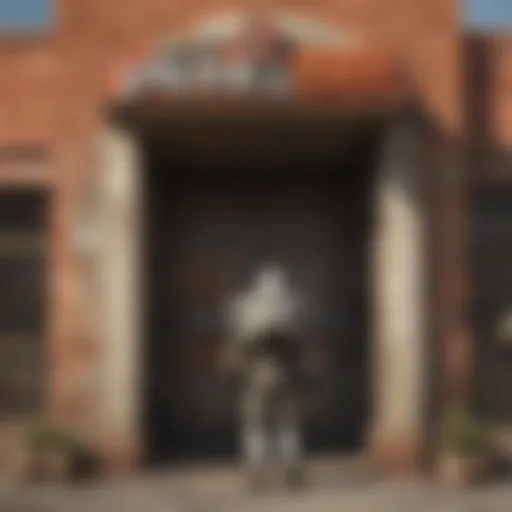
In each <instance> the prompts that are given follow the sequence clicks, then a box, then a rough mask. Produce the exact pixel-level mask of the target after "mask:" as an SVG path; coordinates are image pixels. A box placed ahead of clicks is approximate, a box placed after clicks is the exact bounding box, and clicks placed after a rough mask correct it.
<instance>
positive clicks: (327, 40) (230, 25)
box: [164, 11, 356, 48]
mask: <svg viewBox="0 0 512 512" xmlns="http://www.w3.org/2000/svg"><path fill="white" fill-rule="evenodd" d="M247 21H248V19H247V15H246V14H245V13H243V12H238V11H229V12H226V13H224V14H220V15H219V14H216V15H213V16H209V17H207V18H204V19H202V20H200V21H199V22H196V23H193V24H192V25H190V26H189V27H188V28H187V29H185V30H184V31H183V32H182V33H180V34H178V35H177V36H175V37H172V38H169V39H167V40H166V41H164V45H165V46H166V47H171V48H172V47H173V46H175V45H176V46H178V45H181V44H186V43H197V44H201V43H215V42H222V41H229V40H231V39H234V38H236V37H237V36H238V35H240V34H241V33H242V32H243V30H244V27H245V26H246V24H247ZM274 23H275V25H276V27H277V29H278V30H279V31H281V32H282V33H283V35H285V36H289V37H290V38H291V39H293V40H296V41H299V42H301V41H302V42H307V43H308V44H313V45H314V44H327V45H336V46H339V45H341V46H353V45H355V44H356V40H355V38H353V37H352V36H351V35H350V34H348V33H347V32H346V31H344V30H342V29H340V28H339V27H337V26H335V25H333V24H332V23H328V22H325V21H319V20H313V19H311V18H309V17H306V16H299V15H296V14H289V13H286V12H281V13H278V14H276V15H275V18H274Z"/></svg>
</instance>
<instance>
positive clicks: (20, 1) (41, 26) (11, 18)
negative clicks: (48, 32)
mask: <svg viewBox="0 0 512 512" xmlns="http://www.w3.org/2000/svg"><path fill="white" fill-rule="evenodd" d="M51 3H52V0H0V34H2V33H3V34H10V33H19V32H40V31H41V30H45V29H46V28H47V27H48V26H49V25H50V23H51V19H52V12H51Z"/></svg>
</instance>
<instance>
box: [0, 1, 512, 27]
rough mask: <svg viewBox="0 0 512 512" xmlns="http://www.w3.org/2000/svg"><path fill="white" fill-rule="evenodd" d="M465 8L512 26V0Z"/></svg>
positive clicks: (489, 22) (478, 18) (481, 20)
mask: <svg viewBox="0 0 512 512" xmlns="http://www.w3.org/2000/svg"><path fill="white" fill-rule="evenodd" d="M0 1H1V0H0ZM420 1H428V0H420ZM465 10H466V12H465V14H466V22H467V24H468V25H470V26H475V25H476V26H498V27H503V26H508V27H512V0H466V9H465Z"/></svg>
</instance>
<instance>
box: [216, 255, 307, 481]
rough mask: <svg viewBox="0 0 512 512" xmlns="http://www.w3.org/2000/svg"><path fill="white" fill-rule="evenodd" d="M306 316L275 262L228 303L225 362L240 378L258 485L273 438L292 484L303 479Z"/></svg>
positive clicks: (246, 438) (248, 455)
mask: <svg viewBox="0 0 512 512" xmlns="http://www.w3.org/2000/svg"><path fill="white" fill-rule="evenodd" d="M303 318H304V315H303V302H302V300H301V297H300V295H299V294H298V292H297V291H296V290H293V289H292V288H291V287H290V285H289V283H288V281H287V278H286V275H285V273H284V271H283V269H281V268H280V267H277V266H274V265H271V266H266V267H264V268H262V269H261V271H260V272H259V273H258V275H257V276H256V279H255V281H254V282H253V283H252V285H251V286H250V287H249V289H248V290H246V291H245V292H243V293H241V294H240V295H238V296H236V297H234V298H232V299H231V300H230V301H229V303H228V308H227V339H226V345H225V361H226V362H227V364H228V366H229V368H230V369H232V370H234V371H236V372H237V373H238V375H239V377H240V379H239V382H240V399H239V409H238V411H239V420H240V437H241V442H242V450H243V458H244V463H245V464H246V468H247V470H248V472H249V477H250V482H251V483H252V484H253V485H254V486H256V487H258V486H259V485H260V484H261V483H262V477H263V471H264V468H265V466H266V464H267V462H268V461H269V457H270V456H271V455H273V454H272V452H271V449H272V445H273V442H275V443H274V446H275V448H277V450H278V453H277V455H278V460H279V462H280V463H281V464H283V465H284V469H285V471H286V478H287V482H288V484H290V485H298V484H300V483H301V482H302V479H303V467H302V466H303V464H302V435H301V427H300V422H301V394H302V393H301V387H302V377H303V375H302V365H301V360H302V347H303V340H304V336H303V334H304V332H303V329H302V326H303V324H302V321H303Z"/></svg>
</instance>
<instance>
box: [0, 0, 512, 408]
mask: <svg viewBox="0 0 512 512" xmlns="http://www.w3.org/2000/svg"><path fill="white" fill-rule="evenodd" d="M55 2H56V4H57V20H56V24H55V26H54V30H53V32H52V33H51V34H49V35H46V36H45V35H42V36H40V37H39V38H33V39H32V40H28V39H27V40H23V39H19V40H2V41H0V69H1V70H2V79H1V80H0V119H1V122H0V143H2V144H8V143H10V142H14V141H22V140H25V141H32V140H36V139H37V140H42V141H46V142H47V143H48V144H49V146H50V147H51V149H52V155H53V166H51V170H50V174H49V175H48V177H47V180H48V183H49V184H50V185H51V186H52V188H53V191H54V196H53V211H52V213H53V217H52V218H53V234H54V236H53V241H54V243H53V246H52V252H51V259H50V265H51V283H52V286H51V290H50V293H51V304H52V307H53V308H52V315H51V318H50V323H49V338H50V340H51V345H50V346H51V354H52V357H51V365H52V366H51V375H52V379H51V388H50V398H51V407H52V408H54V409H55V410H59V411H65V410H68V406H70V405H69V404H67V403H66V399H65V397H64V396H61V394H60V392H61V391H62V390H64V386H63V383H65V382H67V381H68V379H69V378H70V373H72V371H73V370H72V369H73V364H72V357H73V354H75V353H76V352H77V351H76V350H74V348H76V344H77V343H78V333H77V328H76V317H75V315H76V314H77V311H76V308H75V307H74V297H75V296H74V291H75V284H74V275H75V272H76V268H75V261H74V257H73V251H72V243H71V237H70V233H71V229H72V222H73V215H74V207H75V197H76V192H77V189H78V187H79V177H80V175H81V173H82V172H86V171H87V169H88V168H89V163H90V161H89V158H88V157H89V153H88V151H89V149H90V142H91V136H92V135H93V133H94V131H95V128H96V127H97V126H98V124H99V122H100V117H101V111H102V108H103V107H104V106H105V104H106V103H107V101H108V97H107V96H106V92H105V91H106V88H105V86H106V82H107V77H108V70H109V69H111V68H112V67H113V66H115V65H116V62H121V61H123V60H124V59H126V58H127V57H129V56H131V55H139V54H140V55H143V54H145V53H148V52H149V51H150V50H151V48H153V47H154V46H155V44H157V43H158V42H159V41H161V40H162V39H163V38H165V36H166V35H167V34H171V33H172V31H173V30H176V29H179V28H180V27H182V26H183V25H185V24H188V23H190V22H193V21H195V20H197V19H200V18H201V17H203V16H205V15H211V14H214V13H215V12H216V11H219V10H221V11H223V10H225V9H229V8H231V7H238V6H239V5H240V4H239V3H238V2H236V1H230V0H196V1H195V2H184V1H181V0H175V1H171V0H130V1H129V2H127V1H126V0H108V1H107V0H72V1H70V0H67V1H66V0H55ZM273 3H274V4H275V5H278V6H280V7H283V8H286V9H287V10H289V11H291V12H296V13H298V14H305V15H308V16H311V17H312V18H313V19H319V20H327V21H330V22H333V23H337V24H338V25H339V27H340V28H342V29H345V30H347V31H349V32H350V33H352V34H353V35H354V36H355V37H357V38H361V39H362V40H364V41H368V42H369V43H376V44H377V45H378V46H382V47H386V48H389V49H391V50H396V51H398V53H399V54H400V57H401V59H402V60H403V62H404V63H405V66H406V68H407V70H408V71H409V77H410V80H411V83H412V84H413V86H414V87H415V88H416V89H417V90H418V91H419V92H420V97H421V99H422V101H423V102H424V104H425V107H426V108H427V110H428V111H429V112H430V113H431V115H432V117H434V118H435V119H436V120H437V121H438V122H439V123H440V124H441V125H442V126H444V127H445V128H446V129H447V130H449V131H451V132H455V131H457V130H458V129H459V128H460V123H461V106H460V94H461V87H460V70H461V60H460V49H461V34H460V30H461V29H460V21H459V8H458V1H457V0H428V1H417V2H412V1H410V0H341V1H340V0H308V1H304V0H276V1H275V2H273ZM503 59H505V58H504V57H503ZM509 68H510V70H512V64H511V66H509ZM500 94H505V93H504V92H503V93H502V92H500ZM511 109H512V105H511ZM507 115H508V117H507ZM511 116H512V110H511V113H509V114H505V113H502V114H500V116H499V120H498V122H499V126H500V127H503V128H500V129H502V130H503V133H504V134H505V133H506V134H508V135H507V136H510V137H512V117H511ZM507 123H508V124H507ZM507 127H508V128H507ZM507 130H508V131H507ZM4 178H5V177H4ZM2 179H3V178H2V169H1V168H0V180H2Z"/></svg>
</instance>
